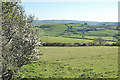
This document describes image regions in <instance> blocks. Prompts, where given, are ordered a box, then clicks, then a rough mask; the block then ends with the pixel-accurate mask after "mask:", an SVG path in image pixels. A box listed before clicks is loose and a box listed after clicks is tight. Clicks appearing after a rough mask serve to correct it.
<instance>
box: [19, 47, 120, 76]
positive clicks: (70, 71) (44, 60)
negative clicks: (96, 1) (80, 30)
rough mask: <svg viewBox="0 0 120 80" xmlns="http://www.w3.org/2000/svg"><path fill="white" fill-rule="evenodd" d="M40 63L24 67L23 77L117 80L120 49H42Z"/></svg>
mask: <svg viewBox="0 0 120 80" xmlns="http://www.w3.org/2000/svg"><path fill="white" fill-rule="evenodd" d="M40 50H41V53H42V54H43V55H42V56H41V58H40V60H39V61H37V62H36V63H32V64H28V65H25V66H23V67H22V70H23V71H22V72H21V73H19V74H20V75H21V77H25V78H29V77H34V78H35V77H37V78H75V77H76V78H88V77H89V78H116V77H117V75H118V74H117V71H118V47H106V46H101V47H100V46H97V47H96V46H92V47H40Z"/></svg>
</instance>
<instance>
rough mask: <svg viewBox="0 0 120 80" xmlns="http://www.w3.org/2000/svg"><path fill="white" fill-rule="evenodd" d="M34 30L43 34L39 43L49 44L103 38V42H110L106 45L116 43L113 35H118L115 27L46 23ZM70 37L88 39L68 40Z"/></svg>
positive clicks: (87, 41) (84, 41) (85, 41)
mask: <svg viewBox="0 0 120 80" xmlns="http://www.w3.org/2000/svg"><path fill="white" fill-rule="evenodd" d="M35 28H37V29H41V30H42V32H43V33H44V34H43V37H42V38H41V41H42V42H50V43H51V42H61V43H76V42H79V43H89V42H92V41H93V40H89V39H94V38H98V37H100V38H103V39H104V40H110V42H109V41H108V42H107V43H111V42H113V41H117V39H116V38H115V37H116V36H115V35H116V34H118V30H117V26H98V25H83V24H64V23H47V24H41V25H36V26H35ZM113 36H115V37H113ZM66 37H67V38H66ZM71 37H74V38H88V39H87V40H86V39H70V38H71ZM53 38H54V40H53ZM46 40H47V41H46ZM58 40H59V41H58Z"/></svg>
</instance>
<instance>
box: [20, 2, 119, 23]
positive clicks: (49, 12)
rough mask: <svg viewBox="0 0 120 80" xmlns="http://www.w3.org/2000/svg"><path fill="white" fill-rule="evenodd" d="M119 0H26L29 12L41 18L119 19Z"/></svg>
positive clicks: (25, 6)
mask: <svg viewBox="0 0 120 80" xmlns="http://www.w3.org/2000/svg"><path fill="white" fill-rule="evenodd" d="M118 1H119V0H24V1H22V6H23V7H24V9H25V11H26V13H27V14H34V15H35V16H36V17H37V18H38V19H40V20H53V19H54V20H79V21H98V22H117V21H118Z"/></svg>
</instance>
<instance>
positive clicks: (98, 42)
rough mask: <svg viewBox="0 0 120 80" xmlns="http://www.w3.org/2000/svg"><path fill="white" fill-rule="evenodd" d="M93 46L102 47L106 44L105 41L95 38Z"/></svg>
mask: <svg viewBox="0 0 120 80" xmlns="http://www.w3.org/2000/svg"><path fill="white" fill-rule="evenodd" d="M93 43H94V44H96V45H103V44H105V43H106V41H105V40H104V39H103V38H100V37H99V38H95V39H94V41H93Z"/></svg>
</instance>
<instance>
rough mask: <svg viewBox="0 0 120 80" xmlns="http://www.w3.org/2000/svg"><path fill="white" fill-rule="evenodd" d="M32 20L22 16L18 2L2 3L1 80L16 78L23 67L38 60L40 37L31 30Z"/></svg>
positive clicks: (32, 18)
mask: <svg viewBox="0 0 120 80" xmlns="http://www.w3.org/2000/svg"><path fill="white" fill-rule="evenodd" d="M33 20H34V16H33V15H29V16H26V15H25V14H24V10H23V8H22V6H21V5H20V3H19V2H2V37H3V38H2V78H3V80H8V79H10V78H13V77H16V76H17V71H19V69H20V68H21V67H22V66H23V65H25V64H28V63H30V62H32V61H35V60H37V59H39V54H38V52H39V51H38V50H37V47H38V45H39V44H40V37H39V35H37V32H38V30H35V29H34V28H33V25H32V22H33ZM33 29H34V30H33Z"/></svg>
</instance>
